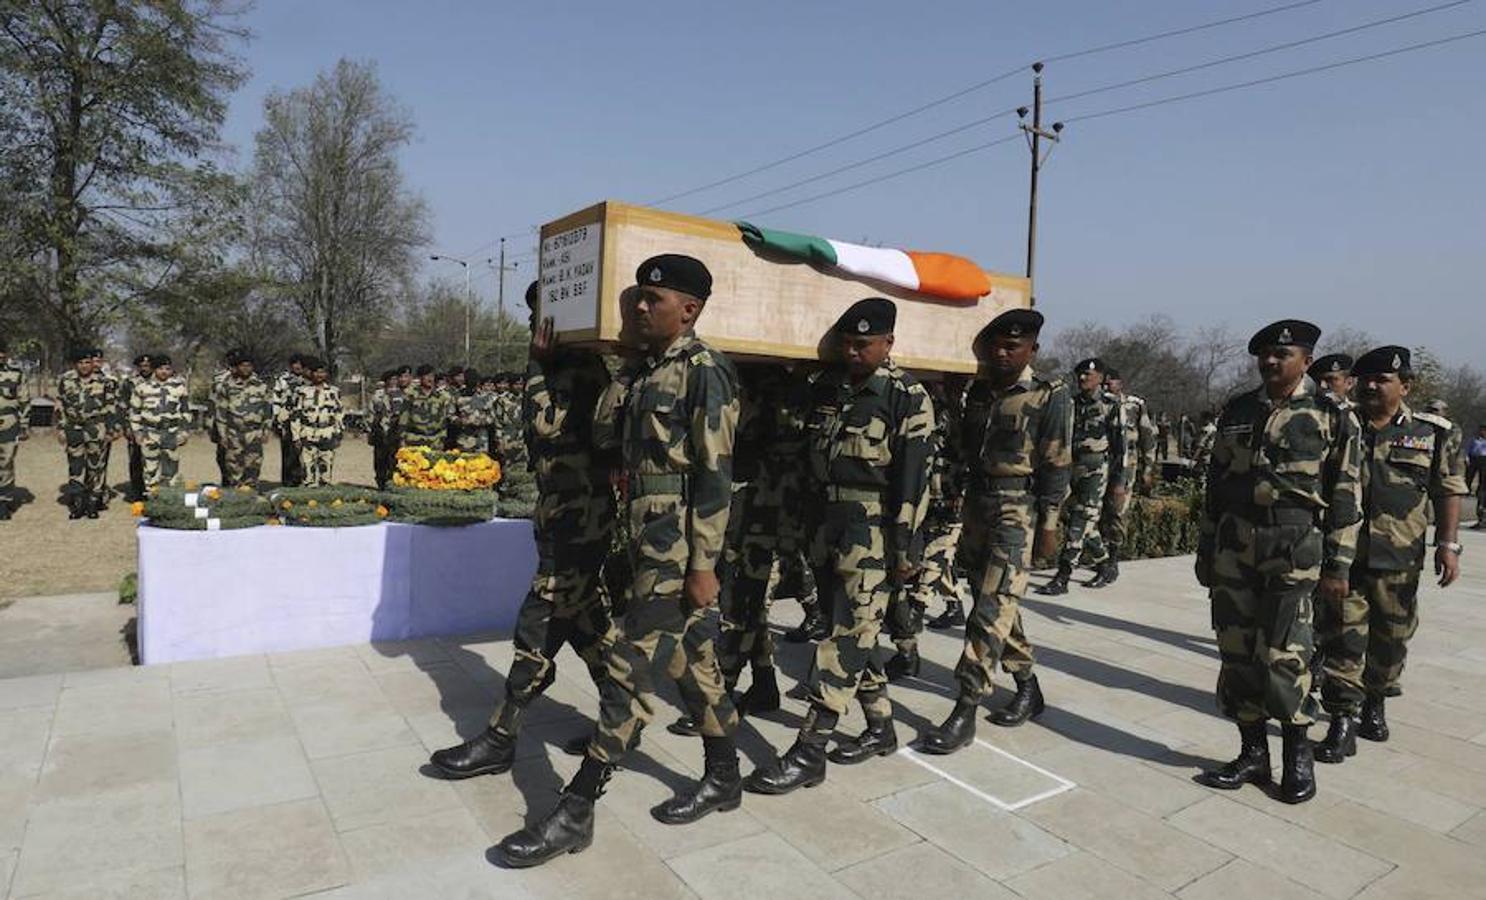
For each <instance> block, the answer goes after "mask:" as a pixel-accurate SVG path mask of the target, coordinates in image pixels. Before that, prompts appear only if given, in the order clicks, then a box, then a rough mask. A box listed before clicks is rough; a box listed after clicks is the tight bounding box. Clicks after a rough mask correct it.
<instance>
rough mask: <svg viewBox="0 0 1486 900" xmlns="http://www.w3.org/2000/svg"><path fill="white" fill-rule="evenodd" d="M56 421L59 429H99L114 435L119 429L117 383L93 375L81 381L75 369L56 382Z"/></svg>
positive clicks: (96, 374)
mask: <svg viewBox="0 0 1486 900" xmlns="http://www.w3.org/2000/svg"><path fill="white" fill-rule="evenodd" d="M57 401H58V421H59V422H60V423H61V425H62V427H63V428H68V429H76V428H88V427H92V428H101V429H103V431H104V432H115V431H118V430H119V429H120V428H122V426H123V410H122V409H121V408H120V407H119V383H118V382H117V381H114V380H113V379H112V378H109V377H107V376H105V375H99V374H98V373H97V372H94V373H93V374H92V375H89V376H88V377H86V378H84V377H82V376H81V375H79V374H77V370H76V369H73V370H72V371H69V372H65V373H63V375H62V377H61V378H59V379H57Z"/></svg>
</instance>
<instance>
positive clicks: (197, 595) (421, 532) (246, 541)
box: [139, 519, 537, 664]
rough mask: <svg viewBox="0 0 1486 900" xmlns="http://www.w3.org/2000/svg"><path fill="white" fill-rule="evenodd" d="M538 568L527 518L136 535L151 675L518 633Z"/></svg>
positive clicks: (142, 646) (142, 632)
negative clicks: (244, 657) (238, 658)
mask: <svg viewBox="0 0 1486 900" xmlns="http://www.w3.org/2000/svg"><path fill="white" fill-rule="evenodd" d="M536 568H537V551H536V543H535V541H534V539H533V536H532V527H531V522H530V521H528V520H526V519H492V520H491V521H489V522H483V523H481V524H478V525H466V526H461V527H435V526H428V525H401V524H395V523H388V524H379V525H366V526H362V527H358V528H291V527H277V528H275V527H262V528H244V529H240V530H235V531H177V530H170V529H164V528H152V527H150V526H149V525H141V526H140V528H139V652H140V657H141V661H142V662H144V663H145V664H153V663H166V662H179V661H182V660H189V659H208V658H212V657H219V656H233V655H237V654H242V653H265V652H275V651H282V650H300V649H305V648H308V647H329V646H335V645H339V644H355V643H366V642H368V641H400V640H408V639H411V638H421V637H432V636H438V635H457V634H469V633H472V632H477V631H492V630H509V629H510V628H512V626H513V625H514V624H515V621H516V611H517V610H518V609H519V608H520V606H521V600H522V598H523V597H524V596H525V595H526V590H527V587H528V585H529V584H530V582H531V577H532V575H533V574H534V573H535V572H536Z"/></svg>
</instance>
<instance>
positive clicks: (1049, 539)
mask: <svg viewBox="0 0 1486 900" xmlns="http://www.w3.org/2000/svg"><path fill="white" fill-rule="evenodd" d="M1057 552H1058V530H1057V529H1056V528H1044V529H1042V530H1041V531H1039V532H1037V539H1036V540H1035V541H1033V543H1032V558H1033V559H1051V558H1052V557H1053V555H1054V554H1056V553H1057Z"/></svg>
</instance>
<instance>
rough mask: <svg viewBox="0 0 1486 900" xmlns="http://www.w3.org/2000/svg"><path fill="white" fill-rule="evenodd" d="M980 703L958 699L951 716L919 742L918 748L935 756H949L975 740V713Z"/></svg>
mask: <svg viewBox="0 0 1486 900" xmlns="http://www.w3.org/2000/svg"><path fill="white" fill-rule="evenodd" d="M979 709H980V704H979V703H978V702H976V701H974V700H956V701H955V708H954V711H953V712H951V713H950V714H949V718H947V719H945V720H944V722H943V723H942V724H941V725H940V726H939V727H938V728H935V729H934V730H933V731H930V732H929V733H928V734H925V735H924V736H923V738H921V739H920V740H919V742H918V749H919V750H922V751H923V752H924V753H932V754H934V755H935V756H947V755H949V754H951V753H953V752H955V751H956V750H959V749H960V748H962V747H967V746H969V745H970V742H971V741H973V740H975V713H976V711H977V710H979Z"/></svg>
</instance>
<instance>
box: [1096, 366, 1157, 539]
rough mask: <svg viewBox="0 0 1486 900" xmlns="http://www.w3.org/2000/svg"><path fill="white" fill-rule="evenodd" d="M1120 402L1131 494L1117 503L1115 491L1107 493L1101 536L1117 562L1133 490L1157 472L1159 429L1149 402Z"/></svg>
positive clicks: (1133, 398)
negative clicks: (1142, 480) (1152, 422)
mask: <svg viewBox="0 0 1486 900" xmlns="http://www.w3.org/2000/svg"><path fill="white" fill-rule="evenodd" d="M1119 400H1120V405H1121V407H1122V408H1123V409H1122V412H1123V415H1122V420H1123V422H1124V425H1125V440H1124V444H1125V459H1124V462H1123V464H1122V467H1123V469H1124V472H1125V478H1126V481H1127V482H1128V483H1129V485H1130V487H1131V488H1132V490H1126V491H1124V492H1122V493H1121V494H1119V497H1118V499H1116V497H1115V494H1114V492H1113V491H1111V492H1108V493H1106V494H1105V497H1104V511H1103V512H1102V513H1101V514H1100V516H1099V533H1100V534H1101V535H1103V537H1104V544H1105V546H1106V547H1108V548H1109V555H1110V556H1111V557H1112V558H1113V559H1115V560H1118V559H1119V558H1120V550H1121V549H1122V548H1123V547H1124V546H1125V517H1126V515H1128V514H1129V512H1130V498H1131V497H1132V496H1133V495H1134V490H1133V488H1134V487H1135V485H1137V484H1139V483H1140V480H1141V479H1142V478H1144V477H1146V476H1147V475H1151V476H1152V477H1154V473H1155V471H1156V426H1155V425H1153V424H1151V416H1150V412H1149V410H1148V409H1147V408H1146V402H1145V401H1144V400H1142V399H1141V398H1139V397H1137V396H1135V395H1134V394H1125V395H1124V396H1122V397H1120V398H1119Z"/></svg>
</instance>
